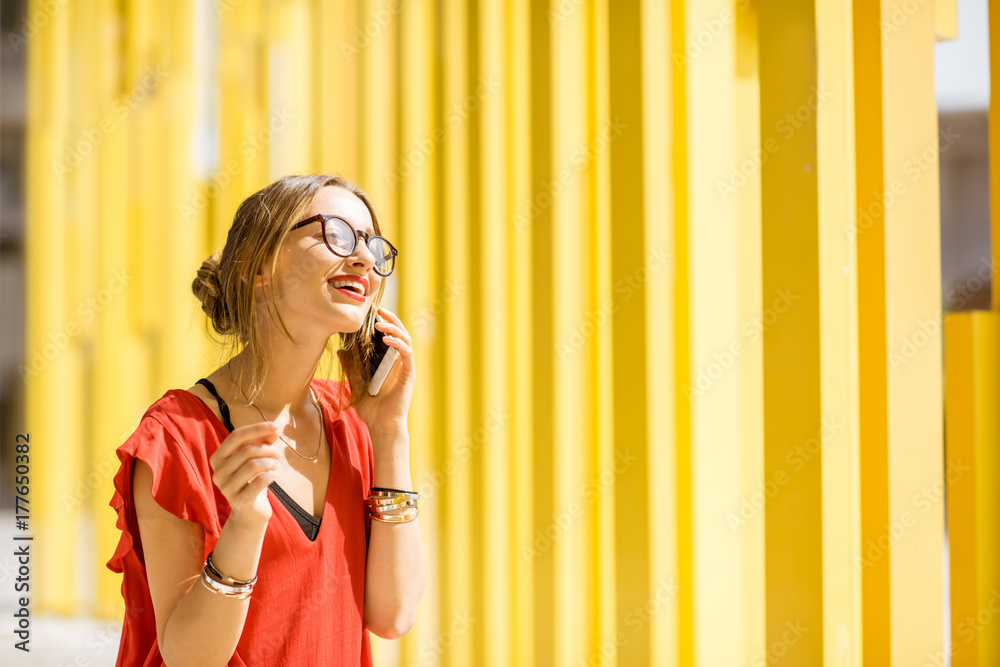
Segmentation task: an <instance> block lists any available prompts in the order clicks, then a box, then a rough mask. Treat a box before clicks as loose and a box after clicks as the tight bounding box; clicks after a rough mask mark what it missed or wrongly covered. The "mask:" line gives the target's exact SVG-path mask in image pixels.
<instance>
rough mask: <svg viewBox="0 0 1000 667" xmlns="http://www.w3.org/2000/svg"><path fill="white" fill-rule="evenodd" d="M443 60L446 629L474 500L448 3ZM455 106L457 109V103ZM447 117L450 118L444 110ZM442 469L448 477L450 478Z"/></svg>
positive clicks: (467, 637) (462, 15) (462, 45)
mask: <svg viewBox="0 0 1000 667" xmlns="http://www.w3.org/2000/svg"><path fill="white" fill-rule="evenodd" d="M442 19H443V22H444V23H443V26H442V30H443V34H442V39H443V43H442V49H443V57H444V60H445V62H446V63H448V66H447V67H445V71H444V78H443V80H442V100H443V104H444V108H445V113H444V120H445V139H444V142H443V152H442V158H443V161H444V164H443V172H442V182H443V188H442V193H443V199H442V201H441V204H442V215H443V225H442V229H441V235H440V239H441V247H442V250H443V256H444V257H445V258H447V260H446V263H447V266H448V267H449V268H450V276H451V277H452V279H453V280H455V282H457V283H459V284H462V285H468V286H470V287H469V289H467V290H465V291H463V292H462V293H461V294H459V295H458V296H457V297H456V299H455V302H454V303H453V304H452V305H451V306H450V307H449V308H448V309H447V310H446V311H445V313H444V315H443V317H442V335H443V338H444V340H445V341H447V343H448V353H447V354H446V355H444V357H443V363H444V370H443V372H444V376H443V380H444V386H445V387H446V389H445V392H444V394H443V396H442V399H443V405H444V406H447V408H446V409H445V410H444V411H443V412H442V416H443V419H444V430H445V438H444V445H445V450H444V452H443V459H444V464H443V465H444V466H446V467H444V468H443V471H444V473H445V475H446V476H447V477H446V482H445V483H444V484H443V485H442V487H441V495H440V503H441V507H442V508H443V509H445V513H444V517H443V531H442V532H443V535H444V541H443V543H442V545H441V560H440V572H441V582H442V590H441V609H440V618H439V623H440V626H441V628H442V629H443V628H448V627H451V626H452V624H454V623H457V622H461V619H466V618H469V617H470V616H474V614H473V605H474V599H473V596H472V586H473V583H474V582H473V570H472V561H471V554H472V541H471V534H470V533H471V530H472V521H473V519H472V512H471V507H472V505H471V503H469V502H468V501H469V499H470V498H472V497H473V486H472V466H471V464H470V462H469V456H468V454H467V452H465V451H464V450H463V445H462V443H463V442H464V439H465V438H466V437H467V435H468V434H469V433H470V432H471V430H472V428H473V425H472V422H471V418H470V411H471V404H470V396H469V391H468V389H469V384H470V380H471V377H470V373H469V365H470V362H471V361H472V359H471V349H472V344H471V341H470V340H469V335H468V333H469V324H470V318H471V304H470V301H471V298H472V296H471V284H472V278H471V270H472V267H471V265H470V264H471V256H470V250H471V247H470V239H469V233H470V229H469V224H468V220H469V193H468V184H469V182H468V180H467V178H468V176H467V174H468V167H469V164H468V150H469V141H468V132H469V126H468V124H467V123H465V122H455V120H459V121H461V117H460V116H456V115H454V114H456V113H457V109H460V108H461V104H462V102H463V100H464V99H465V98H466V96H467V95H468V93H469V91H468V90H467V82H468V73H467V68H466V63H467V62H468V54H467V46H468V45H467V41H466V39H465V37H466V31H467V30H468V29H469V27H468V23H467V20H468V19H467V15H466V12H465V7H464V5H463V4H462V3H458V2H451V3H449V4H448V5H447V6H445V7H444V8H443V15H442ZM456 105H457V106H456ZM449 114H451V115H449ZM449 471H451V474H450V475H449ZM478 622H480V621H471V622H470V623H471V627H470V628H469V630H468V631H466V632H463V633H461V634H457V636H456V638H455V642H454V643H453V644H452V645H451V647H450V648H449V649H448V650H447V652H445V653H444V654H443V655H442V656H441V664H443V665H467V664H473V660H472V651H473V650H474V648H475V644H474V642H473V632H474V631H475V625H476V623H478Z"/></svg>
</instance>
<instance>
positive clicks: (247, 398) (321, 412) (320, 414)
mask: <svg viewBox="0 0 1000 667" xmlns="http://www.w3.org/2000/svg"><path fill="white" fill-rule="evenodd" d="M231 362H232V360H230V361H229V362H226V370H227V371H229V380H230V381H231V382H232V383H233V384H236V381H235V380H233V369H232V368H231V367H230V366H229V364H230V363H231ZM236 386H237V387H238V388H239V390H240V393H241V394H243V398H245V399H246V400H247V405H253V407H254V410H256V411H257V412H259V413H260V417H261V419H263V420H264V421H270V420H269V419H268V418H267V417H265V416H264V413H263V412H261V411H260V408H259V407H257V406H256V405H255V404H254V402H253V401H251V400H250V398H249V397H248V396H247V394H246V392H245V391H243V387H241V386H240V385H238V384H237V385H236ZM309 397H310V398H311V399H312V401H313V406H314V407H315V408H316V412H318V413H319V442H318V443H317V445H316V453H315V454H313V455H312V456H306V455H305V454H303V453H301V452H299V451H298V450H297V449H295V448H294V447H292V445H291V443H290V442H288V441H287V440H285V439H284V438H283V437H282V435H281V434H280V433H279V434H278V437H279V438H281V441H282V442H283V443H285V445H286V446H287V447H288V448H289V449H290V450H292V451H293V452H294V453H295V454H296V455H297V456H301V457H302V458H304V459H305V460H307V461H315V460H316V459H318V458H319V452H320V448H321V447H322V446H323V410H322V408H320V407H319V403H318V402H317V401H316V397H315V396H313V393H312V387H310V388H309Z"/></svg>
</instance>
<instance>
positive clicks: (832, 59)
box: [816, 0, 862, 666]
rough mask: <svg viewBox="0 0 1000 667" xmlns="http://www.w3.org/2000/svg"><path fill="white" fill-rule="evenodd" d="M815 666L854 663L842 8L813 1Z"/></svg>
mask: <svg viewBox="0 0 1000 667" xmlns="http://www.w3.org/2000/svg"><path fill="white" fill-rule="evenodd" d="M816 27H817V30H816V46H817V49H816V50H817V53H818V55H819V58H818V63H817V69H818V72H817V89H818V91H819V92H820V93H822V94H823V98H824V101H823V103H822V105H820V106H818V108H817V110H816V119H817V128H816V134H817V138H816V144H817V155H818V161H817V166H818V175H819V179H818V203H819V250H820V255H819V288H820V323H821V330H820V331H821V335H820V363H821V368H822V374H821V375H822V380H821V387H820V393H821V397H822V412H821V414H822V424H821V428H820V434H821V435H820V441H821V444H822V447H823V453H822V463H823V473H822V475H823V477H822V489H823V492H822V493H823V496H822V503H823V504H822V511H823V535H822V537H823V637H824V642H823V652H824V664H827V665H831V666H833V665H844V666H846V665H856V664H861V653H862V652H861V643H860V642H858V641H852V638H856V637H860V636H861V620H862V617H861V570H860V569H859V568H858V566H857V563H856V561H855V560H854V559H852V558H849V557H847V556H848V555H849V554H856V553H858V550H859V549H860V536H861V532H860V469H859V460H858V457H859V442H858V425H857V409H858V405H857V396H858V375H857V374H858V359H857V350H858V329H857V307H858V304H857V273H858V265H857V254H856V252H855V243H854V237H853V236H852V235H851V234H849V231H850V225H849V224H847V223H846V222H845V221H849V220H851V217H852V215H853V213H854V209H855V182H856V177H857V174H856V172H855V169H854V165H855V150H854V142H853V139H854V71H853V57H852V53H853V37H852V32H853V31H852V23H851V5H850V3H848V2H843V1H841V0H818V1H817V2H816Z"/></svg>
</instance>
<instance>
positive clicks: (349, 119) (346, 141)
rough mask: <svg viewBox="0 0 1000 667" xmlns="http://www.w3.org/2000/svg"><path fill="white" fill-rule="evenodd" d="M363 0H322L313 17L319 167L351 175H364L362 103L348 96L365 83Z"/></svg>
mask: <svg viewBox="0 0 1000 667" xmlns="http://www.w3.org/2000/svg"><path fill="white" fill-rule="evenodd" d="M357 4H358V3H357V0H320V2H319V8H318V9H317V11H316V15H315V16H313V17H312V19H311V20H312V23H313V30H314V39H315V40H316V45H317V49H318V56H319V57H318V60H317V62H316V63H314V71H315V78H314V80H313V86H314V87H315V91H316V97H315V100H316V102H315V103H316V105H317V109H318V113H317V115H316V122H315V128H316V130H315V132H316V134H315V137H314V140H315V141H316V142H317V147H318V150H319V156H318V158H319V163H318V164H317V169H318V170H319V171H323V172H337V173H340V174H342V175H344V176H346V177H347V178H349V179H351V180H355V179H357V177H358V134H359V131H360V128H359V125H358V107H359V104H358V102H357V99H352V98H354V95H353V94H352V95H351V96H350V97H348V98H347V99H345V91H351V92H352V93H355V92H356V91H358V85H359V82H358V65H359V63H360V62H361V58H360V55H359V54H360V51H361V48H362V45H363V44H364V42H363V41H362V40H361V38H360V37H359V34H358V33H357V32H355V27H356V26H357V15H356V11H357ZM429 29H430V27H429V26H428V27H427V30H429ZM423 34H424V35H427V36H429V35H431V34H432V33H430V32H426V33H423ZM416 62H417V63H421V62H423V61H421V60H418V61H416ZM424 67H427V65H426V64H424ZM421 76H423V75H421Z"/></svg>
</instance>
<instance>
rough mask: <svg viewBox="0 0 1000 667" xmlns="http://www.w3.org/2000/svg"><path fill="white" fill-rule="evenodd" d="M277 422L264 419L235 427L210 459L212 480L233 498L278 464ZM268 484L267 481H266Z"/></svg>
mask: <svg viewBox="0 0 1000 667" xmlns="http://www.w3.org/2000/svg"><path fill="white" fill-rule="evenodd" d="M277 437H278V433H277V428H276V426H275V425H274V423H273V422H260V423H257V424H250V425H248V426H242V427H240V428H238V429H235V430H233V432H232V433H230V434H229V436H228V437H227V438H226V439H225V440H224V441H223V443H222V444H221V445H220V446H219V449H218V450H216V451H215V453H214V454H212V456H211V457H210V458H209V463H210V464H211V466H212V482H213V483H214V484H215V486H217V487H218V488H219V491H221V492H222V495H223V496H225V497H226V498H227V499H229V500H232V499H233V498H234V496H235V495H236V494H238V493H240V492H241V491H242V490H243V489H244V488H245V487H246V486H247V484H248V483H249V482H250V481H251V480H253V479H254V478H255V477H257V476H258V475H260V474H261V473H264V472H270V473H271V475H272V477H271V479H272V481H273V474H274V473H273V471H274V469H275V468H276V467H277V465H278V459H279V456H278V450H277V448H276V447H275V446H274V445H273V444H272V443H274V442H275V441H276V440H277ZM265 486H266V484H265Z"/></svg>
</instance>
